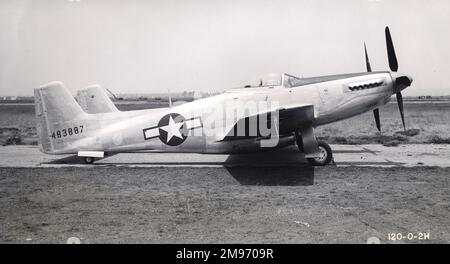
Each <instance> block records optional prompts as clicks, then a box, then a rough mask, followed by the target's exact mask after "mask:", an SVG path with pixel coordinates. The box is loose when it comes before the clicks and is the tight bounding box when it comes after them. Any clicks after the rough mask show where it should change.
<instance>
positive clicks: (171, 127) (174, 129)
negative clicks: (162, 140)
mask: <svg viewBox="0 0 450 264" xmlns="http://www.w3.org/2000/svg"><path fill="white" fill-rule="evenodd" d="M183 124H184V122H179V123H175V121H173V118H172V116H170V117H169V124H168V125H167V126H163V127H160V128H161V129H162V130H164V131H166V132H167V139H166V140H167V142H169V141H170V140H171V139H172V138H173V137H174V136H175V137H177V138H180V139H183V136H182V135H181V131H180V128H181V127H182V126H183Z"/></svg>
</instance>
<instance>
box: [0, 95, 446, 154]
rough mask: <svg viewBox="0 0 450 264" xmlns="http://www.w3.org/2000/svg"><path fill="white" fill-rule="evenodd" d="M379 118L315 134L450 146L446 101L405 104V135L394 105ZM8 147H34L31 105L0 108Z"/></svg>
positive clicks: (1, 135)
mask: <svg viewBox="0 0 450 264" xmlns="http://www.w3.org/2000/svg"><path fill="white" fill-rule="evenodd" d="M155 106H156V105H154V104H151V103H148V104H146V103H138V104H136V103H131V104H119V105H118V108H119V109H120V110H123V111H127V110H136V109H145V108H155ZM159 106H160V105H159ZM380 116H381V127H382V128H381V129H382V132H381V133H379V132H378V130H377V129H376V127H375V121H374V118H373V114H372V113H371V112H368V113H365V114H362V115H359V116H356V117H353V118H350V119H347V120H343V121H340V122H337V123H333V124H329V125H325V126H322V127H319V128H317V129H316V133H317V136H318V137H319V138H321V139H324V140H326V141H327V142H329V143H340V144H367V143H381V144H384V145H392V146H395V145H397V144H407V143H436V144H450V132H449V131H450V102H405V119H406V127H407V133H406V134H405V133H404V132H403V128H402V123H401V119H400V114H399V111H398V108H397V104H396V103H389V104H387V105H385V106H384V107H382V108H380ZM10 144H37V137H36V129H35V117H34V105H32V104H1V105H0V145H10Z"/></svg>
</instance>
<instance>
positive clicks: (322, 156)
mask: <svg viewBox="0 0 450 264" xmlns="http://www.w3.org/2000/svg"><path fill="white" fill-rule="evenodd" d="M303 140H304V139H303V138H302V136H301V135H298V134H297V137H296V143H297V146H298V149H299V150H300V151H301V152H303V153H305V156H306V160H307V161H308V163H309V164H310V165H311V166H325V165H328V164H330V163H331V162H332V163H333V164H334V160H333V151H332V150H331V147H330V145H328V144H327V143H326V142H325V141H317V145H316V146H317V147H318V149H317V148H316V150H315V151H314V153H310V152H312V151H305V148H304V144H303ZM310 148H311V147H310ZM308 156H310V157H308Z"/></svg>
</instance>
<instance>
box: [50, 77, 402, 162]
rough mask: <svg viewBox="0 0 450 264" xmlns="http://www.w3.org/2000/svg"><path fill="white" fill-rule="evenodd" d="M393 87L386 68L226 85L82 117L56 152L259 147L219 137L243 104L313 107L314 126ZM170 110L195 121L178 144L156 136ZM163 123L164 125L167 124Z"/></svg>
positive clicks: (369, 104)
mask: <svg viewBox="0 0 450 264" xmlns="http://www.w3.org/2000/svg"><path fill="white" fill-rule="evenodd" d="M392 91H393V81H392V77H391V74H390V73H389V72H371V73H354V74H344V75H332V76H322V77H312V78H302V79H300V80H298V81H297V82H296V83H294V85H286V84H285V83H280V84H279V85H267V86H257V87H247V88H236V89H230V90H228V91H226V92H224V93H222V94H219V95H216V96H211V97H208V98H204V99H200V100H196V101H193V102H190V103H185V104H182V105H178V106H174V107H172V108H160V109H151V110H140V111H124V112H119V113H117V112H115V113H104V114H90V115H86V117H85V118H84V120H83V121H82V122H84V126H85V127H86V128H87V130H86V135H87V136H86V137H84V138H80V139H79V140H77V141H75V142H72V143H71V144H66V145H65V146H64V147H62V148H59V151H58V153H74V152H77V151H80V150H91V151H97V150H98V151H104V152H122V151H138V150H157V151H166V152H195V153H241V152H252V151H261V150H262V149H261V146H260V142H259V139H258V138H255V137H253V138H243V139H241V138H240V139H236V140H224V137H225V136H226V134H227V133H228V132H229V131H230V129H231V128H232V126H233V125H234V123H235V121H236V120H239V119H241V118H245V117H246V115H248V113H246V111H242V108H243V106H248V105H249V104H250V105H254V104H258V103H261V102H263V103H266V104H270V105H275V106H277V107H279V108H281V109H282V108H289V107H291V106H298V105H313V106H314V122H313V126H320V125H325V124H329V123H332V122H336V121H339V120H343V119H346V118H349V117H352V116H355V115H358V114H361V113H364V112H367V111H370V110H372V109H375V108H377V107H379V106H381V105H383V104H386V103H387V102H388V101H389V100H390V97H391V95H392ZM256 111H258V110H256ZM230 113H233V114H232V115H230ZM169 114H172V116H173V114H176V115H181V116H182V117H183V119H184V120H190V121H189V122H191V123H192V124H194V123H195V122H196V125H195V127H194V126H193V127H192V129H190V128H189V129H190V130H189V135H188V136H187V137H185V138H183V142H182V143H180V144H168V143H170V142H169V138H167V135H166V137H165V138H162V137H161V136H160V135H159V134H161V133H164V132H162V130H161V129H160V127H161V126H162V125H161V122H162V117H164V116H167V115H169ZM199 124H200V125H199ZM164 125H166V127H167V125H168V124H164ZM158 126H159V127H158ZM158 133H159V134H158ZM158 135H159V136H158ZM169 136H172V137H173V136H177V135H172V134H170V135H169ZM165 140H167V142H165ZM293 140H294V137H293V134H290V135H281V136H280V138H279V142H278V144H277V145H276V146H275V147H274V148H280V147H284V146H286V145H290V144H292V143H293ZM266 150H268V149H266Z"/></svg>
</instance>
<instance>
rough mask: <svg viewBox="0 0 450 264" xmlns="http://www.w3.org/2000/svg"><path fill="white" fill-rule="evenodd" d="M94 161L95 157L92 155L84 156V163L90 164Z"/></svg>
mask: <svg viewBox="0 0 450 264" xmlns="http://www.w3.org/2000/svg"><path fill="white" fill-rule="evenodd" d="M94 161H95V158H93V157H84V163H86V164H92V163H94Z"/></svg>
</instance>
